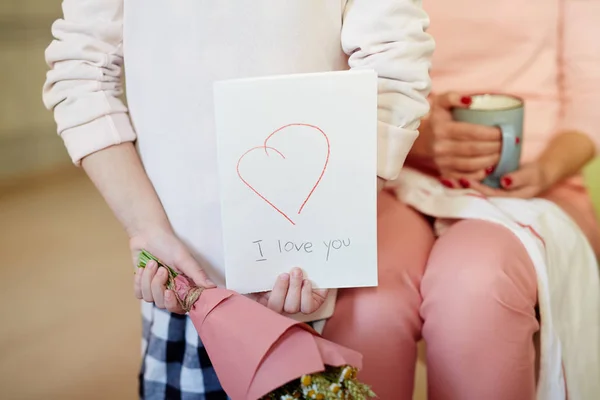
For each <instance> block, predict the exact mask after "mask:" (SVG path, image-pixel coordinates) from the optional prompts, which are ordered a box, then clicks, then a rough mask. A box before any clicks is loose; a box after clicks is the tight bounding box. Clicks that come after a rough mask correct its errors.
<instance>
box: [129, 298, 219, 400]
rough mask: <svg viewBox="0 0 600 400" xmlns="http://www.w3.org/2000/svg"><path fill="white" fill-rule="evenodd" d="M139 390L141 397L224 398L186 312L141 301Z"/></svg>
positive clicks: (162, 399) (161, 399)
mask: <svg viewBox="0 0 600 400" xmlns="http://www.w3.org/2000/svg"><path fill="white" fill-rule="evenodd" d="M142 318H143V339H142V355H143V359H142V368H141V371H140V376H139V394H140V399H143V400H227V395H226V394H225V392H224V391H223V389H222V388H221V384H220V383H219V380H218V379H217V375H216V374H215V370H214V369H213V367H212V363H211V362H210V359H209V358H208V354H207V353H206V349H205V348H204V346H203V345H202V342H201V341H200V338H199V337H198V333H197V332H196V329H195V328H194V325H193V324H192V321H191V320H190V319H189V318H188V317H187V316H186V315H177V314H171V313H169V312H167V311H164V310H161V309H158V308H156V307H154V304H151V303H143V304H142Z"/></svg>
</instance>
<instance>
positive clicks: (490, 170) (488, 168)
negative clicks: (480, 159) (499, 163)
mask: <svg viewBox="0 0 600 400" xmlns="http://www.w3.org/2000/svg"><path fill="white" fill-rule="evenodd" d="M495 169H496V166H495V165H492V166H491V167H487V168H486V169H485V174H486V175H491V173H492V172H494V170H495Z"/></svg>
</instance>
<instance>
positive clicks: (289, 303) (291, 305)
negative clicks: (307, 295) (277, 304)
mask: <svg viewBox="0 0 600 400" xmlns="http://www.w3.org/2000/svg"><path fill="white" fill-rule="evenodd" d="M290 275H291V277H290V287H289V289H288V292H287V295H286V296H285V305H284V307H283V310H284V311H285V312H286V313H288V314H296V313H297V312H299V311H300V300H301V292H302V280H303V274H302V270H301V269H300V268H294V269H292V273H291V274H290Z"/></svg>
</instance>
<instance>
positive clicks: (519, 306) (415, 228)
mask: <svg viewBox="0 0 600 400" xmlns="http://www.w3.org/2000/svg"><path fill="white" fill-rule="evenodd" d="M378 225H379V226H378V229H379V232H378V235H379V236H378V243H379V253H380V255H379V287H377V288H364V289H349V290H343V291H341V292H340V295H339V299H338V303H337V305H336V312H335V315H334V316H333V317H332V318H331V319H330V320H329V321H328V323H327V325H326V327H325V332H324V334H325V336H326V337H328V338H330V339H332V340H335V341H337V342H339V343H341V344H344V345H347V346H349V347H353V348H355V349H357V350H359V351H361V352H363V354H364V355H365V366H364V367H365V368H364V373H363V375H362V378H363V379H365V380H366V381H367V382H368V383H370V384H372V385H373V386H374V389H375V390H376V391H378V392H379V394H380V397H381V398H391V397H386V396H391V395H392V393H395V396H396V397H394V398H405V397H403V396H410V394H409V393H412V385H413V379H414V377H413V374H414V363H415V361H416V342H417V341H418V340H419V339H420V338H421V329H422V328H423V329H424V334H425V335H426V341H428V342H429V341H430V342H431V343H428V350H430V351H429V353H430V354H431V353H432V351H435V349H436V348H437V352H438V353H439V354H440V356H439V357H431V356H430V357H429V363H430V364H431V367H429V368H431V371H430V372H432V374H431V373H430V375H431V376H430V379H432V381H430V382H431V383H432V384H433V385H434V386H435V385H436V383H435V382H436V381H437V382H438V384H437V389H436V387H430V391H432V392H433V393H432V394H434V393H436V391H437V393H438V394H437V398H445V397H444V396H443V395H442V394H443V393H450V392H448V391H447V390H446V386H447V385H446V384H440V382H447V380H446V379H445V378H444V377H445V376H450V375H453V374H456V373H457V372H460V371H461V369H457V368H456V367H457V365H458V364H459V363H460V361H459V360H458V359H456V358H453V357H450V355H452V353H453V352H454V354H455V355H458V353H459V352H458V350H457V349H456V345H460V347H462V349H464V350H465V351H466V352H467V353H469V352H471V353H472V352H475V354H474V355H471V356H469V357H470V359H471V362H470V364H471V368H473V373H476V374H479V376H480V377H481V378H480V380H481V382H486V385H489V384H490V382H487V379H486V376H485V373H489V374H491V375H493V374H494V372H493V370H494V366H493V365H490V368H485V367H484V368H482V367H481V363H482V362H483V361H484V360H485V359H486V357H487V358H489V357H497V358H498V359H499V361H501V362H503V363H504V364H505V365H508V364H507V363H508V360H509V358H506V357H504V358H502V355H503V354H505V355H506V356H508V355H510V356H511V357H512V356H514V357H515V358H516V359H513V361H512V362H513V365H517V367H516V368H515V369H516V370H519V369H521V371H522V372H526V375H529V372H530V371H533V359H532V356H531V354H532V353H531V352H532V351H533V347H532V346H533V342H532V335H533V333H534V332H535V330H537V329H538V328H537V321H536V320H535V312H534V306H535V303H536V278H535V271H534V270H533V265H532V264H531V261H530V260H529V257H528V255H527V253H526V252H525V250H524V249H523V248H522V245H521V243H520V242H519V241H518V240H517V239H516V237H514V236H512V233H510V232H509V231H508V230H506V228H504V227H501V226H499V225H495V224H491V223H487V222H483V221H460V222H457V223H456V224H455V225H454V226H453V227H452V228H450V229H449V230H448V231H447V232H446V233H445V234H444V235H443V236H442V237H441V238H439V239H438V240H437V241H436V240H435V237H434V235H433V229H432V226H431V224H430V223H429V222H428V220H427V219H426V218H425V217H423V216H422V215H420V214H419V213H418V212H416V211H415V210H413V209H411V208H409V207H407V206H406V205H404V204H402V203H400V202H398V201H397V200H396V199H395V198H393V197H391V195H389V194H387V193H384V194H382V196H381V199H380V204H379V215H378ZM486 238H487V239H486ZM473 246H475V248H474V247H473ZM469 315H471V316H470V317H469ZM423 319H425V325H424V326H423ZM499 321H502V322H501V324H502V327H499V328H501V329H500V330H499V331H498V332H500V331H502V332H504V333H502V334H500V333H499V334H497V335H495V336H494V335H492V334H491V329H492V328H493V327H497V325H498V324H499V323H500V322H499ZM507 332H513V333H514V338H513V339H514V340H513V342H518V345H514V346H512V347H510V346H509V344H510V340H509V341H507V340H506V337H503V336H502V335H503V334H507ZM427 336H429V337H427ZM530 344H531V347H530V346H529V345H530ZM490 348H493V349H498V350H499V351H497V352H494V353H493V354H491V353H490V351H489V349H490ZM504 348H506V351H504ZM519 353H522V354H519ZM530 364H531V365H530ZM525 369H527V371H525ZM506 370H507V371H511V369H510V368H508V367H507V368H506ZM513 371H514V369H513ZM491 375H490V376H491ZM521 375H523V374H521ZM475 378H476V377H475V376H471V375H470V374H467V373H465V374H462V373H461V374H459V375H458V376H456V377H455V378H453V380H454V381H455V383H454V385H455V386H454V387H448V388H447V389H448V390H450V389H453V390H455V393H456V394H457V395H458V394H459V393H461V395H462V393H465V392H468V391H469V390H471V389H472V388H471V382H473V379H475ZM517 378H518V377H515V376H514V375H511V374H509V373H508V372H507V375H506V379H504V382H505V383H509V387H512V388H513V389H514V388H515V387H517V386H519V390H521V391H524V392H525V393H526V392H529V391H530V388H531V387H533V385H534V382H535V378H534V377H533V376H532V377H531V379H530V380H529V379H517ZM511 380H512V381H515V380H520V381H519V382H517V383H516V384H515V385H512V386H511V385H510V382H507V381H511ZM467 383H468V385H469V388H468V389H467V388H466V386H465V385H467ZM513 383H514V382H513ZM496 384H497V383H496ZM430 386H431V385H430ZM485 387H486V386H485V385H483V386H481V385H480V388H481V390H480V393H481V394H485V395H487V394H489V393H485V392H482V391H485ZM494 389H495V388H494ZM527 396H528V395H522V397H520V398H524V399H525V398H528V397H527ZM406 398H410V397H406ZM432 398H436V396H435V394H434V396H432ZM451 398H457V397H456V396H455V397H451ZM458 398H460V396H459V397H458ZM488 398H490V397H488ZM498 398H501V397H498Z"/></svg>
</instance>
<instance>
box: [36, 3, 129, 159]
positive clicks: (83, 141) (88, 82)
mask: <svg viewBox="0 0 600 400" xmlns="http://www.w3.org/2000/svg"><path fill="white" fill-rule="evenodd" d="M63 14H64V17H63V18H62V19H59V20H57V21H56V22H55V23H54V24H53V26H52V34H53V37H54V40H53V41H52V43H51V44H50V46H49V47H48V48H47V50H46V62H47V63H48V65H49V66H50V68H51V69H50V71H49V72H48V74H47V78H46V82H45V84H44V88H43V99H44V104H45V106H46V107H47V108H48V109H51V110H54V117H55V120H56V123H57V126H58V134H59V135H60V136H61V137H62V139H63V140H64V143H65V146H66V148H67V150H68V152H69V155H70V156H71V158H72V160H73V162H75V163H76V164H79V162H80V161H81V159H82V158H84V157H85V156H87V155H89V154H91V153H94V152H96V151H99V150H102V149H104V148H107V147H110V146H113V145H116V144H120V143H124V142H131V141H134V140H135V138H136V135H135V133H134V130H133V128H132V125H131V122H130V120H129V116H128V115H127V108H126V107H125V105H124V104H123V102H122V101H121V100H120V98H119V97H120V96H121V95H122V93H123V90H122V67H123V50H122V31H123V0H64V1H63Z"/></svg>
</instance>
